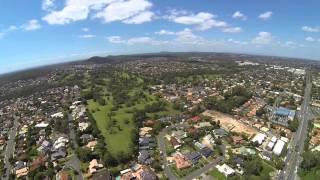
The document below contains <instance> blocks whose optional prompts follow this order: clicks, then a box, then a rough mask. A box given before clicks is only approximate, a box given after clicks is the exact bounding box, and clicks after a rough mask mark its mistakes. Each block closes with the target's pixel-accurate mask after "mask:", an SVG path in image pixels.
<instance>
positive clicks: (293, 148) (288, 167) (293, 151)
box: [278, 72, 312, 180]
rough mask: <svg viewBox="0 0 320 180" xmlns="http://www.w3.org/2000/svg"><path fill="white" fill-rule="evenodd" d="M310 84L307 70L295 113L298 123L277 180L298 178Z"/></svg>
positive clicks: (306, 125) (308, 111) (306, 123)
mask: <svg viewBox="0 0 320 180" xmlns="http://www.w3.org/2000/svg"><path fill="white" fill-rule="evenodd" d="M311 86H312V83H311V74H310V72H307V75H306V88H305V94H304V100H303V103H302V105H301V110H300V111H299V112H298V114H297V116H298V118H299V121H300V125H299V128H298V130H297V132H296V133H295V134H294V135H293V137H292V140H291V142H290V144H289V150H288V153H287V156H286V159H285V167H284V169H283V171H281V172H280V174H279V177H278V179H279V180H295V179H298V178H299V177H298V175H297V170H298V168H299V164H300V162H301V160H302V159H301V154H302V153H303V151H304V141H305V139H306V137H307V134H308V124H309V120H310V119H311V117H312V113H310V106H309V104H310V97H311V96H310V93H311Z"/></svg>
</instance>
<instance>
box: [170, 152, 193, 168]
mask: <svg viewBox="0 0 320 180" xmlns="http://www.w3.org/2000/svg"><path fill="white" fill-rule="evenodd" d="M174 161H175V162H176V167H177V169H185V168H188V167H190V166H191V164H190V162H189V161H188V159H187V158H186V157H185V156H184V155H182V154H178V155H176V156H174Z"/></svg>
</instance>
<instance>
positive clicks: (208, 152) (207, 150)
mask: <svg viewBox="0 0 320 180" xmlns="http://www.w3.org/2000/svg"><path fill="white" fill-rule="evenodd" d="M199 152H200V154H201V155H202V156H204V157H205V158H208V157H210V156H211V154H212V153H213V151H212V150H211V149H210V148H208V147H204V148H202V149H201V150H200V151H199Z"/></svg>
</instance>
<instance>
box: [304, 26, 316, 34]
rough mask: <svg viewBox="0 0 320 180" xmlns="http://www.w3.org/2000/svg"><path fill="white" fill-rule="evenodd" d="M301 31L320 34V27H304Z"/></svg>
mask: <svg viewBox="0 0 320 180" xmlns="http://www.w3.org/2000/svg"><path fill="white" fill-rule="evenodd" d="M301 29H302V30H303V31H305V32H315V33H317V32H320V27H309V26H303V27H302V28H301Z"/></svg>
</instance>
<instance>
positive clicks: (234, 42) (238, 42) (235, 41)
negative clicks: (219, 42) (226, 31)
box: [228, 38, 249, 45]
mask: <svg viewBox="0 0 320 180" xmlns="http://www.w3.org/2000/svg"><path fill="white" fill-rule="evenodd" d="M228 42H231V43H233V44H236V45H247V44H249V43H248V42H247V41H237V40H233V39H232V38H230V39H228Z"/></svg>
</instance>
